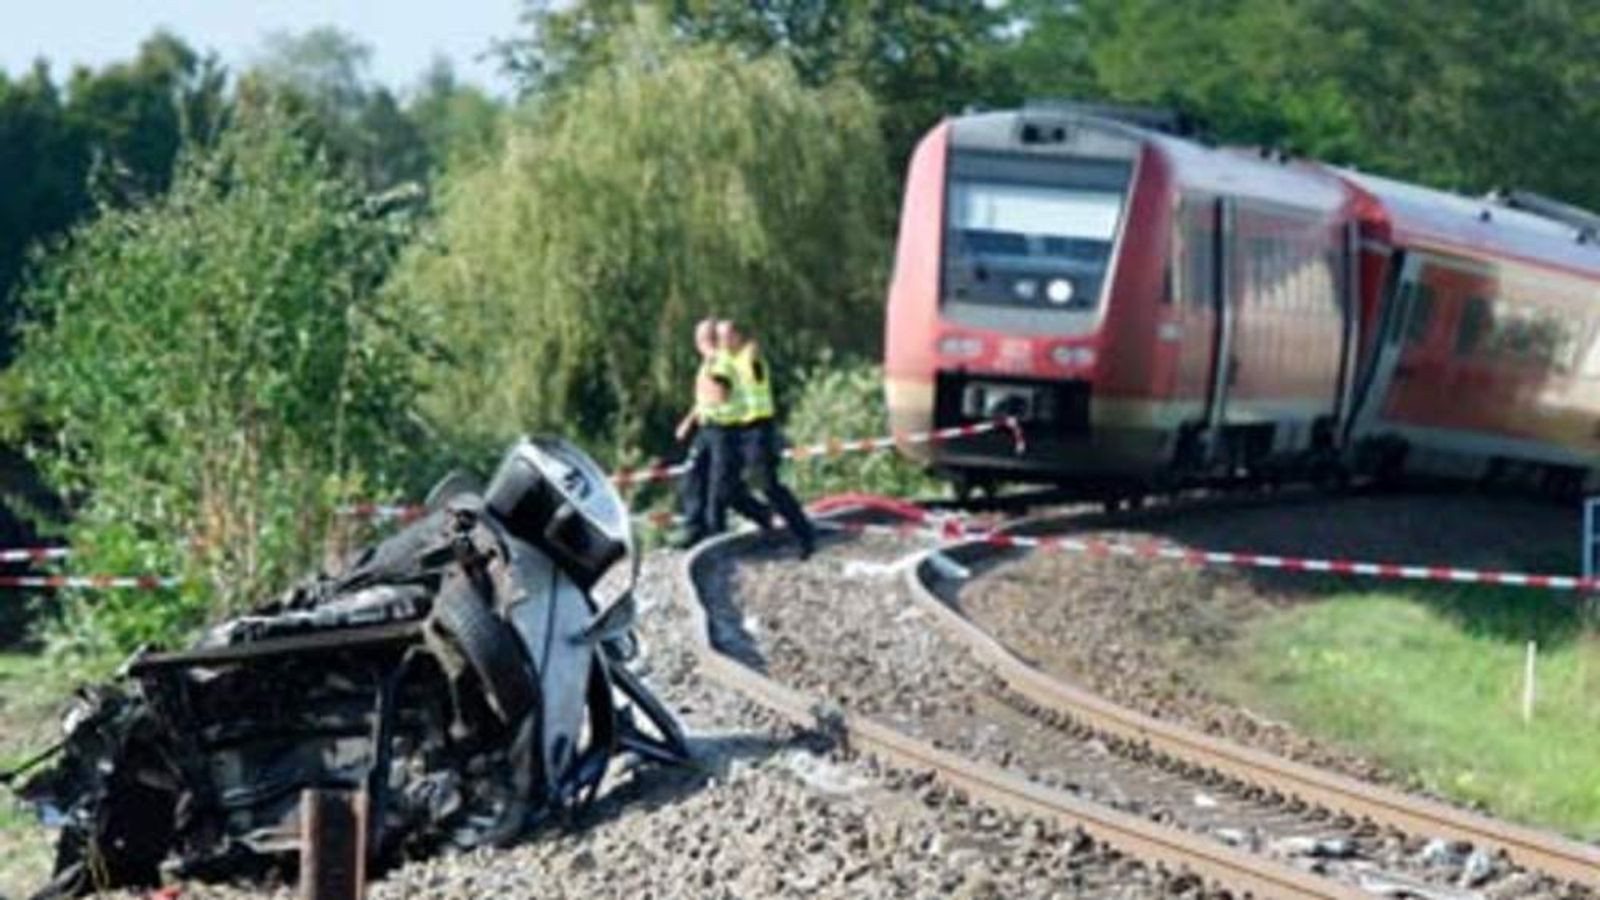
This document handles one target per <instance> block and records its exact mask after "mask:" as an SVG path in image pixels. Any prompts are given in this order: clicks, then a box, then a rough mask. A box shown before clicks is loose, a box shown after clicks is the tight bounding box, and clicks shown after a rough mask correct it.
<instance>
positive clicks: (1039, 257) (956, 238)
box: [944, 153, 1131, 312]
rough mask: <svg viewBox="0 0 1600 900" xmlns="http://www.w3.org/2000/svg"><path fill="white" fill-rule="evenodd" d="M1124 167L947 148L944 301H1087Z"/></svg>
mask: <svg viewBox="0 0 1600 900" xmlns="http://www.w3.org/2000/svg"><path fill="white" fill-rule="evenodd" d="M1130 169H1131V167H1130V166H1129V165H1128V164H1127V163H1125V162H1120V161H1098V160H1069V159H1059V158H1038V157H1015V156H1004V155H1000V154H962V153H957V154H955V155H954V156H953V158H952V160H951V171H950V181H949V186H948V193H947V198H948V204H947V211H946V235H945V252H944V293H945V298H946V300H948V301H954V302H957V303H962V302H965V303H980V304H987V305H1001V306H1009V307H1014V308H1025V309H1055V310H1063V311H1079V312H1081V311H1085V310H1092V309H1095V308H1096V307H1097V306H1098V304H1099V301H1100V294H1101V288H1102V286H1103V285H1104V283H1105V276H1106V271H1107V270H1108V269H1109V267H1110V265H1111V250H1112V245H1113V243H1114V242H1115V240H1116V235H1117V228H1118V226H1119V225H1120V224H1121V221H1122V211H1123V198H1124V194H1125V193H1126V191H1127V186H1128V178H1129V173H1130Z"/></svg>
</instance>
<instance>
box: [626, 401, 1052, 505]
mask: <svg viewBox="0 0 1600 900" xmlns="http://www.w3.org/2000/svg"><path fill="white" fill-rule="evenodd" d="M991 431H1005V432H1006V433H1008V434H1009V435H1010V436H1011V445H1012V449H1013V450H1014V451H1015V452H1016V453H1019V454H1020V453H1024V452H1026V451H1027V449H1028V442H1027V438H1026V436H1025V435H1024V434H1023V433H1022V423H1021V422H1019V421H1018V420H1017V419H1016V418H1015V417H1012V416H1007V417H1005V418H1001V419H994V420H991V421H988V422H974V423H972V424H970V425H958V426H956V427H954V428H940V429H937V430H935V431H922V432H917V433H915V434H903V433H902V434H893V435H887V436H885V437H875V438H855V439H853V440H848V441H846V440H840V439H838V438H829V439H828V440H826V441H822V442H820V443H816V444H811V445H809V446H806V447H789V448H788V449H786V450H784V451H783V458H784V459H789V460H794V461H796V462H799V461H802V460H808V459H833V458H835V457H839V456H843V455H844V454H846V453H876V452H878V451H880V450H892V449H894V448H895V447H909V446H915V445H918V444H938V443H943V442H944V441H951V440H959V439H960V438H968V437H976V436H978V435H980V434H987V433H989V432H991ZM687 471H689V465H688V464H687V463H678V464H677V465H671V466H669V465H666V464H664V463H658V464H656V465H651V466H646V467H644V468H639V469H624V470H622V471H620V472H617V473H615V474H613V475H612V476H611V483H612V484H615V485H616V486H617V487H619V488H626V487H631V486H633V485H636V484H646V483H648V482H652V481H666V480H669V479H672V478H677V477H678V476H679V475H682V474H683V473H685V472H687Z"/></svg>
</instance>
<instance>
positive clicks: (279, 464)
mask: <svg viewBox="0 0 1600 900" xmlns="http://www.w3.org/2000/svg"><path fill="white" fill-rule="evenodd" d="M298 128H299V123H298V122H297V121H295V120H291V119H289V118H288V117H286V116H285V115H284V114H283V113H282V112H281V111H280V110H278V109H276V108H273V107H261V108H252V109H250V110H249V114H248V115H240V116H239V118H238V121H237V123H236V124H235V125H234V126H233V127H232V128H231V129H229V130H228V131H227V132H226V133H225V134H224V135H223V136H222V137H221V139H220V140H219V142H218V144H217V145H216V147H215V148H214V149H212V150H209V151H203V152H199V153H197V154H196V155H195V156H194V157H192V158H190V159H188V160H186V161H185V162H184V164H183V165H182V166H181V167H180V170H179V173H178V175H177V177H176V179H175V182H174V184H173V186H172V189H171V190H170V192H169V193H168V194H166V195H165V196H163V197H162V198H160V199H159V200H156V201H154V202H152V203H150V204H148V205H146V206H142V207H139V208H135V209H129V210H119V209H108V210H105V211H103V212H102V214H101V215H100V217H99V218H98V219H96V220H95V221H94V222H93V223H92V224H89V225H87V226H83V227H81V228H79V229H78V230H77V231H76V232H74V233H73V235H72V236H71V238H70V240H69V241H68V242H67V243H66V244H65V246H64V247H63V248H62V249H61V250H60V251H59V252H58V253H56V254H55V255H53V256H51V257H49V258H48V259H46V260H44V261H43V263H42V265H41V266H40V267H39V269H38V271H37V273H36V276H35V277H34V278H33V279H32V280H31V283H30V284H29V285H28V287H27V289H26V291H25V293H24V302H25V303H26V306H27V308H28V311H29V313H30V316H31V318H32V320H33V321H32V322H31V323H30V325H29V326H28V328H27V329H26V331H25V332H24V344H23V351H22V354H21V356H20V357H19V359H18V362H17V369H16V375H17V378H16V380H17V381H18V382H20V384H21V385H22V387H23V389H24V390H25V392H26V394H25V400H26V402H27V403H29V404H30V411H31V413H32V416H33V419H34V420H35V421H38V422H42V423H44V424H46V425H47V426H48V429H49V433H50V434H51V435H52V437H51V440H50V441H49V442H48V444H47V445H44V446H41V447H38V448H36V450H37V453H38V455H39V456H40V457H41V458H42V463H43V468H44V472H45V474H46V477H47V479H48V480H49V482H50V483H51V485H52V486H53V487H54V488H55V489H56V490H58V491H59V492H60V493H61V494H62V495H63V496H66V497H68V498H71V499H72V500H73V501H74V505H75V509H74V510H73V518H72V520H71V523H70V525H69V526H68V538H69V540H70V543H71V545H72V547H73V548H74V551H75V553H74V557H73V566H74V568H75V569H76V570H79V571H89V572H111V573H117V572H179V573H182V574H183V576H184V581H185V584H184V587H183V588H182V589H181V590H179V591H177V592H175V593H174V594H173V595H169V596H160V595H152V594H148V593H142V592H124V593H117V592H96V593H92V594H79V595H76V596H73V597H72V598H71V599H70V601H69V604H68V610H69V615H67V616H65V617H64V625H63V630H62V633H61V634H59V635H57V637H59V638H63V639H65V640H66V642H67V643H70V644H74V645H79V646H84V647H86V648H88V649H90V650H102V649H125V648H126V647H128V646H129V645H131V644H133V643H135V642H138V641H141V640H145V639H150V638H166V637H171V636H173V635H175V634H177V633H178V632H180V631H181V630H182V629H184V628H186V627H189V626H192V625H194V624H196V623H198V622H200V621H201V620H203V619H205V618H206V617H207V616H209V615H212V614H216V613H221V612H224V611H227V610H229V609H233V608H236V607H237V605H238V604H239V603H241V602H245V601H250V600H254V599H259V597H260V595H261V594H262V593H263V592H265V591H269V590H271V589H274V588H277V587H279V586H281V585H283V584H284V583H285V582H286V581H288V580H289V579H290V578H291V577H292V576H296V575H299V574H300V573H301V572H302V571H303V570H304V569H305V568H306V567H307V566H309V565H312V564H314V563H316V562H318V560H317V553H318V552H319V549H320V548H321V547H322V546H323V538H324V535H325V534H326V533H327V531H328V529H329V528H330V525H331V522H332V519H333V515H332V511H333V509H334V508H335V507H336V506H337V505H338V504H339V503H340V502H342V501H343V500H344V499H345V498H347V497H349V496H351V494H352V492H353V491H362V490H373V489H376V488H378V487H381V483H382V479H383V478H384V477H385V476H386V474H388V473H392V472H396V471H399V470H400V469H401V468H402V467H403V465H404V464H405V462H406V459H405V454H406V452H407V451H406V448H407V447H408V445H409V444H410V443H411V442H410V441H408V439H407V434H406V426H405V424H404V414H405V412H406V404H407V402H408V400H409V398H410V397H411V396H412V395H413V393H414V392H413V390H412V386H411V382H410V380H409V373H408V359H407V355H406V352H405V350H404V348H403V347H401V346H400V345H399V344H397V343H396V341H395V339H394V338H395V336H394V335H392V334H391V333H389V332H388V331H387V330H386V329H385V328H384V327H383V326H382V323H385V322H391V321H403V316H402V315H400V314H399V313H398V312H396V311H395V310H392V309H390V308H389V306H390V301H389V300H388V299H387V298H386V295H382V294H379V293H377V290H376V289H377V286H378V284H379V283H380V281H381V279H382V278H383V276H384V274H385V272H386V271H387V269H388V267H389V265H390V262H391V259H392V257H393V254H394V250H395V245H396V238H397V235H395V234H394V233H393V232H392V230H391V228H390V226H389V225H388V223H386V222H384V221H383V220H381V219H377V218H374V217H372V216H369V215H366V214H364V213H363V211H362V204H361V202H360V197H359V195H358V194H357V193H356V192H355V191H354V190H353V189H352V188H351V187H350V186H349V185H348V184H347V183H345V182H344V181H342V180H340V179H339V178H337V177H335V176H334V174H333V173H332V171H331V169H330V167H329V165H328V163H327V162H326V161H325V160H324V158H323V157H322V156H320V155H318V154H315V153H313V152H312V151H311V150H310V149H309V147H308V145H307V144H306V142H305V141H304V140H303V139H302V138H301V137H300V136H299V135H298Z"/></svg>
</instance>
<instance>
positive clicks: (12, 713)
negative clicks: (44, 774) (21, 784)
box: [0, 652, 70, 897]
mask: <svg viewBox="0 0 1600 900" xmlns="http://www.w3.org/2000/svg"><path fill="white" fill-rule="evenodd" d="M69 690H70V686H69V685H68V683H67V678H66V677H65V676H63V675H61V674H58V672H57V670H55V669H54V668H53V667H52V666H51V665H50V664H49V663H48V662H47V661H46V660H45V659H44V658H42V657H40V656H36V655H31V654H24V653H16V652H0V770H3V769H8V768H10V767H12V766H14V765H16V764H18V763H20V762H22V761H23V760H25V759H27V758H28V756H29V755H30V754H31V753H32V752H34V751H37V750H39V749H42V748H43V747H45V746H46V745H47V744H48V743H49V741H50V740H51V739H52V738H53V737H55V735H56V733H57V732H56V730H55V729H56V721H55V716H54V715H53V714H54V713H55V712H56V710H57V708H58V707H59V705H60V704H61V702H62V700H63V699H64V698H65V697H66V696H67V693H68V691H69ZM52 838H53V834H52V833H51V832H47V831H45V830H44V829H43V828H40V827H39V826H38V824H37V823H36V821H35V820H34V817H33V814H32V812H31V811H29V810H26V809H24V808H22V807H20V806H19V805H18V804H16V803H14V802H13V801H12V798H11V796H10V795H9V794H7V793H5V792H4V791H0V896H4V897H17V896H27V895H28V894H30V893H32V892H33V891H35V890H37V889H38V888H39V886H40V885H42V884H43V883H44V880H45V877H46V875H47V874H48V873H49V871H50V854H51V847H50V841H51V840H52Z"/></svg>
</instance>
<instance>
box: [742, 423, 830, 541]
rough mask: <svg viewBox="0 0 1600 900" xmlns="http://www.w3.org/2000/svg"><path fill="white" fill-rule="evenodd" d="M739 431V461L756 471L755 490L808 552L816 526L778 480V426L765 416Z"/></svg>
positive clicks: (754, 475)
mask: <svg viewBox="0 0 1600 900" xmlns="http://www.w3.org/2000/svg"><path fill="white" fill-rule="evenodd" d="M738 434H739V444H740V450H739V456H740V464H741V465H742V466H743V467H744V468H745V469H747V470H749V471H750V472H752V473H754V474H753V476H752V477H753V478H754V479H755V488H756V490H757V491H760V492H761V496H762V497H764V498H766V501H767V502H768V503H770V504H772V508H773V509H775V510H777V512H778V515H780V516H782V517H783V521H784V524H786V525H788V526H789V530H790V531H792V532H794V536H795V539H796V540H798V541H799V542H800V547H801V549H802V550H803V551H804V553H805V555H809V554H810V553H811V549H812V548H813V547H814V546H815V545H816V542H817V534H816V529H814V528H813V527H812V526H811V520H810V519H808V518H806V513H805V510H803V509H801V508H800V502H799V501H798V500H796V499H795V498H794V494H792V493H790V492H789V489H788V488H787V487H785V486H784V484H783V482H781V481H779V480H778V464H779V463H780V462H781V461H782V458H781V456H780V448H779V446H778V441H779V440H780V438H779V436H778V427H777V425H775V424H774V423H773V421H772V420H771V419H763V420H761V421H760V422H755V423H753V424H750V425H745V426H743V427H741V428H739V429H738Z"/></svg>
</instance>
